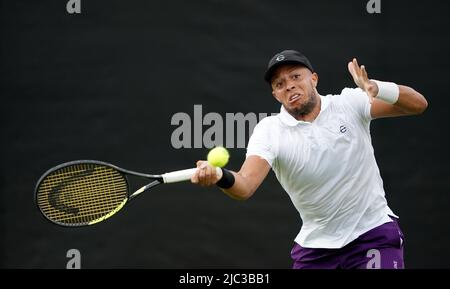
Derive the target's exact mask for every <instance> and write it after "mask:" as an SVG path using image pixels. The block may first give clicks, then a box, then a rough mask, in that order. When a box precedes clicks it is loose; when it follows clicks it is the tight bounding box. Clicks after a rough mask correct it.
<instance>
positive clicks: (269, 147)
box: [246, 119, 277, 167]
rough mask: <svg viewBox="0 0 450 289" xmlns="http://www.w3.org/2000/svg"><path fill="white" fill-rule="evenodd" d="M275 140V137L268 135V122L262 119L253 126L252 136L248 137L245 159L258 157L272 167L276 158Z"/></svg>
mask: <svg viewBox="0 0 450 289" xmlns="http://www.w3.org/2000/svg"><path fill="white" fill-rule="evenodd" d="M276 140H277V138H276V137H274V136H271V135H270V125H269V122H267V121H265V119H263V120H262V121H260V122H259V123H258V124H257V125H256V126H255V129H254V130H253V134H252V135H251V136H250V140H249V141H248V146H247V154H246V157H247V158H248V157H249V156H253V155H256V156H259V157H261V158H263V159H265V160H266V161H267V162H268V163H269V165H270V166H271V167H272V164H273V161H274V160H275V158H276V156H277V143H276Z"/></svg>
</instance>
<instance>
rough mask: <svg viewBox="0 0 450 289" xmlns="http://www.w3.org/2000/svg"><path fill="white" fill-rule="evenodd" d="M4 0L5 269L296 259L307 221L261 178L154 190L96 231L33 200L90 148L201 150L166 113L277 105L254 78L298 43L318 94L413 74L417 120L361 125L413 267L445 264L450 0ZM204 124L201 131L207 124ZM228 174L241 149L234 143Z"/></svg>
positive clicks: (123, 155)
mask: <svg viewBox="0 0 450 289" xmlns="http://www.w3.org/2000/svg"><path fill="white" fill-rule="evenodd" d="M81 2H82V13H81V14H80V15H69V14H68V13H67V12H66V9H65V6H66V1H63V0H60V1H56V0H53V1H50V0H45V1H21V0H8V1H6V0H1V1H0V3H1V4H0V5H1V6H0V11H1V14H0V15H1V21H0V24H1V26H0V27H1V30H0V33H1V34H0V43H1V45H0V47H1V50H0V51H1V54H0V89H1V90H0V97H1V111H0V112H1V119H0V120H1V150H0V154H1V155H0V159H1V165H0V170H1V179H0V190H1V194H0V267H2V268H65V266H66V262H67V260H68V259H67V258H66V252H67V250H69V249H71V248H77V249H78V250H80V251H81V255H82V260H81V262H82V267H83V268H290V266H291V260H290V255H289V254H290V249H291V247H292V245H293V239H294V238H295V236H296V235H297V233H298V231H299V229H300V226H301V221H300V219H299V216H298V213H297V212H296V211H295V209H294V207H293V206H292V204H291V202H290V199H289V198H288V196H287V194H286V193H285V192H284V191H283V189H282V188H281V186H280V185H279V184H278V182H277V181H276V179H275V177H274V176H273V174H272V173H271V174H270V176H269V178H268V179H267V180H266V181H265V182H264V184H263V185H262V186H261V187H260V189H259V190H258V191H257V193H256V194H255V195H254V197H252V198H251V199H250V200H248V201H247V202H237V201H234V200H232V199H229V198H228V197H226V196H225V195H223V194H222V193H221V192H220V191H219V190H218V189H216V188H201V187H197V186H194V185H191V184H189V183H184V184H174V185H170V186H169V185H168V186H161V187H158V188H155V190H153V191H151V192H148V193H147V194H145V195H142V196H141V197H140V198H139V199H138V200H137V201H135V202H133V203H130V204H129V206H128V207H126V209H125V210H124V211H122V212H120V213H119V214H117V215H115V216H114V217H113V218H112V219H110V220H109V221H107V222H104V223H102V224H99V225H97V226H93V227H89V228H81V229H75V230H73V229H64V228H60V227H57V226H55V225H52V224H50V223H48V222H47V221H46V220H45V219H44V218H43V217H42V216H41V215H40V214H39V212H38V209H37V208H36V207H35V204H34V201H33V191H34V186H35V184H36V181H37V180H38V179H39V177H40V175H41V174H42V173H44V172H45V171H46V170H47V169H49V168H50V167H52V166H55V165H57V164H59V163H62V162H65V161H70V160H75V159H97V160H103V161H107V162H110V163H113V164H116V165H118V166H121V167H124V168H127V169H131V170H136V171H143V172H149V173H163V172H166V171H170V170H175V169H182V168H189V167H192V166H194V164H195V161H196V160H198V159H201V158H204V157H205V155H206V153H207V149H206V148H203V149H179V150H176V149H174V148H173V147H172V145H171V142H170V137H171V133H172V132H173V130H174V129H175V128H176V126H171V124H170V120H171V117H172V115H174V114H175V113H177V112H186V113H188V114H190V115H191V116H192V117H193V107H194V104H201V105H202V106H203V113H204V114H206V113H208V112H217V113H220V114H221V115H222V116H223V117H225V113H227V112H228V113H237V112H243V113H248V112H255V113H259V112H278V110H279V104H278V103H277V102H276V101H275V100H274V99H273V97H272V96H271V93H270V89H269V87H268V86H267V84H265V83H264V82H263V72H264V69H265V66H266V63H267V61H268V60H269V59H270V57H271V56H272V55H273V54H274V53H275V52H278V51H280V50H283V49H298V50H301V51H302V52H304V53H305V54H306V55H307V56H308V57H309V58H310V60H311V62H312V63H313V65H314V67H315V69H316V71H317V72H318V73H319V77H320V82H319V87H318V90H319V92H320V93H321V94H328V93H339V92H340V91H341V90H342V88H344V87H348V86H350V87H353V86H354V83H353V82H352V79H351V77H350V75H349V74H348V72H347V62H348V61H349V60H350V59H351V58H352V57H355V56H356V57H358V59H359V60H360V63H362V64H365V65H366V67H367V69H368V71H369V74H370V77H373V78H376V79H381V80H390V81H395V82H397V83H401V84H405V85H409V86H412V87H414V88H415V89H416V90H418V91H420V92H421V93H423V94H424V95H425V96H426V97H427V99H428V101H429V108H428V110H427V111H426V113H425V114H424V115H422V116H418V117H405V118H399V119H385V120H377V121H374V122H373V123H372V137H373V145H374V147H375V153H376V157H377V160H378V164H379V167H380V171H381V174H382V177H383V179H384V184H385V189H386V195H387V199H388V201H389V204H390V207H391V208H392V209H393V210H394V212H396V213H397V214H398V215H399V216H400V218H401V219H400V221H401V226H402V228H403V230H404V233H405V235H406V243H405V261H406V266H407V267H409V268H440V267H446V268H449V267H450V248H449V246H448V244H450V227H449V225H448V220H449V218H450V210H449V209H450V207H449V200H450V198H449V193H450V192H449V185H448V180H449V176H450V174H449V169H448V165H449V153H448V147H449V140H448V132H449V129H448V124H449V121H448V105H449V100H448V99H449V96H448V85H449V82H448V69H449V66H450V61H449V57H448V52H449V51H450V47H449V31H448V28H447V27H449V25H450V23H449V22H450V21H449V17H448V14H449V10H450V4H448V3H449V2H447V1H437V0H430V1H406V0H401V1H387V0H381V3H382V13H381V14H379V15H371V14H368V13H367V12H366V3H367V1H365V0H360V1H356V0H352V1H299V0H296V1H268V0H240V1H224V0H204V1H179V0H177V1H168V0H164V1H159V0H156V1H144V0H141V1H118V0H114V1H106V0H82V1H81ZM206 128H207V127H205V128H204V129H206ZM230 152H231V155H232V159H231V163H230V165H229V168H231V169H234V170H238V169H239V167H240V164H241V163H242V161H243V159H244V155H245V150H244V149H230Z"/></svg>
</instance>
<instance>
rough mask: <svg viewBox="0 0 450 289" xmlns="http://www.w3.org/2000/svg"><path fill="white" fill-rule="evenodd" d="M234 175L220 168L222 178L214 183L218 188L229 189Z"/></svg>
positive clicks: (232, 183)
mask: <svg viewBox="0 0 450 289" xmlns="http://www.w3.org/2000/svg"><path fill="white" fill-rule="evenodd" d="M234 181H235V179H234V175H233V173H232V172H230V171H229V170H227V169H224V168H222V177H221V178H220V180H219V181H218V182H217V183H216V185H217V186H218V187H219V188H222V189H229V188H231V187H232V186H233V185H234Z"/></svg>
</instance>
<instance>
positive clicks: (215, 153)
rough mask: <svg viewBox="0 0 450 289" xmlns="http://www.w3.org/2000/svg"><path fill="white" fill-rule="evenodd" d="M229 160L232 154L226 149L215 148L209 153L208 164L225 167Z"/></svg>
mask: <svg viewBox="0 0 450 289" xmlns="http://www.w3.org/2000/svg"><path fill="white" fill-rule="evenodd" d="M229 159H230V154H229V153H228V151H227V149H226V148H224V147H215V148H213V149H212V150H210V151H209V153H208V163H209V164H210V165H212V166H215V167H219V168H222V167H224V166H225V165H226V164H227V163H228V160H229Z"/></svg>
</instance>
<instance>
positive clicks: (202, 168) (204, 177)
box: [191, 161, 222, 186]
mask: <svg viewBox="0 0 450 289" xmlns="http://www.w3.org/2000/svg"><path fill="white" fill-rule="evenodd" d="M220 178H222V170H221V169H219V170H217V169H216V168H215V167H213V166H211V165H210V164H209V163H208V162H207V161H198V162H197V171H196V172H195V174H194V175H193V176H192V178H191V182H192V183H193V184H199V185H200V186H212V185H215V184H216V183H217V182H218V181H219V180H220Z"/></svg>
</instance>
